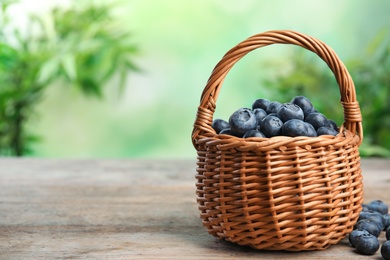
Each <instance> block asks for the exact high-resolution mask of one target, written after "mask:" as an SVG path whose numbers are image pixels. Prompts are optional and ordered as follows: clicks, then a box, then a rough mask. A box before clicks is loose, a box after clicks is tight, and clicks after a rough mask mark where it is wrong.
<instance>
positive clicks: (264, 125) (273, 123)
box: [260, 115, 283, 137]
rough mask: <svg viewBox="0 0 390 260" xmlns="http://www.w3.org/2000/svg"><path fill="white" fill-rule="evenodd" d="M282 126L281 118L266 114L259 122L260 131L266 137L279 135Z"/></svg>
mask: <svg viewBox="0 0 390 260" xmlns="http://www.w3.org/2000/svg"><path fill="white" fill-rule="evenodd" d="M282 126H283V122H282V120H280V119H279V118H278V117H276V116H272V115H268V116H266V117H265V118H264V119H263V120H262V121H261V122H260V128H261V131H262V132H263V133H264V134H265V136H266V137H272V136H277V135H280V132H281V129H282Z"/></svg>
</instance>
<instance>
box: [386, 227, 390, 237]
mask: <svg viewBox="0 0 390 260" xmlns="http://www.w3.org/2000/svg"><path fill="white" fill-rule="evenodd" d="M386 240H390V227H388V228H387V229H386Z"/></svg>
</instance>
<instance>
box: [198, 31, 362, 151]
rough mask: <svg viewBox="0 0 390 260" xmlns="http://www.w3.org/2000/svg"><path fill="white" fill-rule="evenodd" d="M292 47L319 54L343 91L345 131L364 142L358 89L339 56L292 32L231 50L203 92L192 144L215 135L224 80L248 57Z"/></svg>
mask: <svg viewBox="0 0 390 260" xmlns="http://www.w3.org/2000/svg"><path fill="white" fill-rule="evenodd" d="M275 43H278V44H293V45H297V46H300V47H303V48H305V49H307V50H309V51H312V52H314V53H315V54H317V55H318V56H319V57H320V58H321V59H322V60H323V61H325V63H326V64H327V65H328V66H329V68H330V69H331V70H332V72H333V74H334V75H335V77H336V81H337V83H338V85H339V88H340V95H341V99H340V100H341V104H342V106H343V110H344V127H345V128H346V129H348V130H349V131H351V132H352V133H353V134H357V135H359V137H360V143H361V142H362V140H363V127H362V115H361V112H360V107H359V103H358V102H357V100H356V92H355V86H354V83H353V81H352V78H351V76H350V74H349V73H348V71H347V69H346V68H345V66H344V64H343V63H342V62H341V60H340V59H339V58H338V56H337V55H336V53H335V52H334V51H333V50H332V48H330V47H329V46H327V45H326V44H325V43H323V42H322V41H320V40H318V39H315V38H313V37H311V36H308V35H304V34H302V33H299V32H295V31H290V30H273V31H267V32H264V33H260V34H256V35H253V36H252V37H249V38H248V39H246V40H244V41H242V42H241V43H239V44H238V45H236V46H235V47H233V48H232V49H230V50H229V51H228V52H227V53H226V54H225V56H223V57H222V59H221V61H219V62H218V64H217V65H216V66H215V68H214V70H213V71H212V73H211V76H210V78H209V79H208V81H207V84H206V86H205V88H204V90H203V92H202V96H201V99H200V105H199V107H198V112H197V114H196V119H195V123H194V128H193V131H192V142H193V144H194V146H196V144H195V141H196V139H198V138H202V137H207V136H213V135H215V131H214V129H213V128H212V127H211V125H212V121H213V115H214V111H215V108H216V101H217V98H218V94H219V91H220V90H221V87H222V83H223V81H224V79H225V76H226V75H227V73H228V72H229V71H230V69H231V68H232V67H233V65H234V64H235V63H236V62H238V61H239V60H240V59H241V58H242V57H244V56H245V55H246V54H247V53H249V52H251V51H253V50H255V49H257V48H261V47H264V46H267V45H271V44H275Z"/></svg>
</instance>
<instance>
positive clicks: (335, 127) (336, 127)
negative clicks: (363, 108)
mask: <svg viewBox="0 0 390 260" xmlns="http://www.w3.org/2000/svg"><path fill="white" fill-rule="evenodd" d="M327 126H328V127H330V128H332V129H334V130H336V131H339V127H338V126H337V124H336V122H335V121H333V120H331V119H328V124H327Z"/></svg>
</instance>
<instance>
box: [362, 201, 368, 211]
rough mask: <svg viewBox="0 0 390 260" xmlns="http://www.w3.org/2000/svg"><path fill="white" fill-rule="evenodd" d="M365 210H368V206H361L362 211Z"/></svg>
mask: <svg viewBox="0 0 390 260" xmlns="http://www.w3.org/2000/svg"><path fill="white" fill-rule="evenodd" d="M367 210H369V208H368V206H367V204H364V203H363V204H362V211H367Z"/></svg>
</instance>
